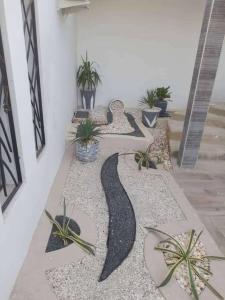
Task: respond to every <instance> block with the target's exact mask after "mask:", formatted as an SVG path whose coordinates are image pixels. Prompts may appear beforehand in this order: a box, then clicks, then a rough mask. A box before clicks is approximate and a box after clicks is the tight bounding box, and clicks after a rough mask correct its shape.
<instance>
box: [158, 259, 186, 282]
mask: <svg viewBox="0 0 225 300" xmlns="http://www.w3.org/2000/svg"><path fill="white" fill-rule="evenodd" d="M182 261H184V258H183V257H181V258H180V259H179V260H178V261H177V262H176V263H175V264H174V265H173V267H172V268H171V269H170V271H169V273H168V274H167V276H166V278H165V279H164V280H163V282H162V283H161V284H160V285H159V286H158V288H161V287H163V286H165V285H167V283H168V282H169V281H170V279H171V278H172V276H173V273H174V272H175V271H176V269H177V267H178V266H179V265H180V264H181V263H182Z"/></svg>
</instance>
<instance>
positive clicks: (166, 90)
mask: <svg viewBox="0 0 225 300" xmlns="http://www.w3.org/2000/svg"><path fill="white" fill-rule="evenodd" d="M156 97H157V99H159V100H161V101H165V100H168V99H170V97H171V92H170V86H167V87H163V86H162V87H158V88H157V89H156Z"/></svg>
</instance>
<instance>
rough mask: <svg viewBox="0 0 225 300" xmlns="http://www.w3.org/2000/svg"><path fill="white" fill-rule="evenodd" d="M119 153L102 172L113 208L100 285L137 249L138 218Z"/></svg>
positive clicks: (109, 203)
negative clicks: (120, 172) (120, 169)
mask: <svg viewBox="0 0 225 300" xmlns="http://www.w3.org/2000/svg"><path fill="white" fill-rule="evenodd" d="M117 166H118V153H116V154H114V155H112V156H110V157H109V158H108V159H107V160H106V161H105V163H104V165H103V167H102V171H101V181H102V186H103V189H104V192H105V196H106V201H107V204H108V208H109V229H108V241H107V248H108V251H107V257H106V261H105V264H104V268H103V271H102V274H101V276H100V278H99V282H101V281H103V280H105V279H107V278H108V277H109V276H110V275H111V274H112V272H113V271H115V269H116V268H117V267H118V266H120V265H121V264H122V262H123V261H124V259H125V258H126V257H127V256H128V254H129V253H130V251H131V250H132V248H133V245H134V242H135V237H136V218H135V214H134V210H133V207H132V204H131V202H130V199H129V197H128V195H127V193H126V191H125V189H124V188H123V186H122V184H121V182H120V179H119V175H118V171H117Z"/></svg>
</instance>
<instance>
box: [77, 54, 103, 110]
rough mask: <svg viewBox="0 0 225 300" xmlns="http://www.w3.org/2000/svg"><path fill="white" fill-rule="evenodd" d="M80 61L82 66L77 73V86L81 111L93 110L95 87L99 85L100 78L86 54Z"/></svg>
mask: <svg viewBox="0 0 225 300" xmlns="http://www.w3.org/2000/svg"><path fill="white" fill-rule="evenodd" d="M81 59H82V64H81V65H80V66H79V68H78V71H77V84H78V87H79V88H80V92H81V99H82V105H83V109H86V110H90V109H94V106H95V95H96V87H97V86H98V84H99V83H101V78H100V76H99V74H98V72H97V70H96V68H95V63H94V62H91V61H89V60H88V54H87V53H86V57H85V58H83V57H81Z"/></svg>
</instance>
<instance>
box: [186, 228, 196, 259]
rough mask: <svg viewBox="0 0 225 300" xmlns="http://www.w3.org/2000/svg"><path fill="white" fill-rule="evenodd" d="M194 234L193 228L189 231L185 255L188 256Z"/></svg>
mask: <svg viewBox="0 0 225 300" xmlns="http://www.w3.org/2000/svg"><path fill="white" fill-rule="evenodd" d="M194 236H195V230H194V229H193V230H192V231H191V236H190V239H189V242H188V246H187V251H186V256H189V254H190V250H191V245H192V242H193V239H194Z"/></svg>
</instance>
